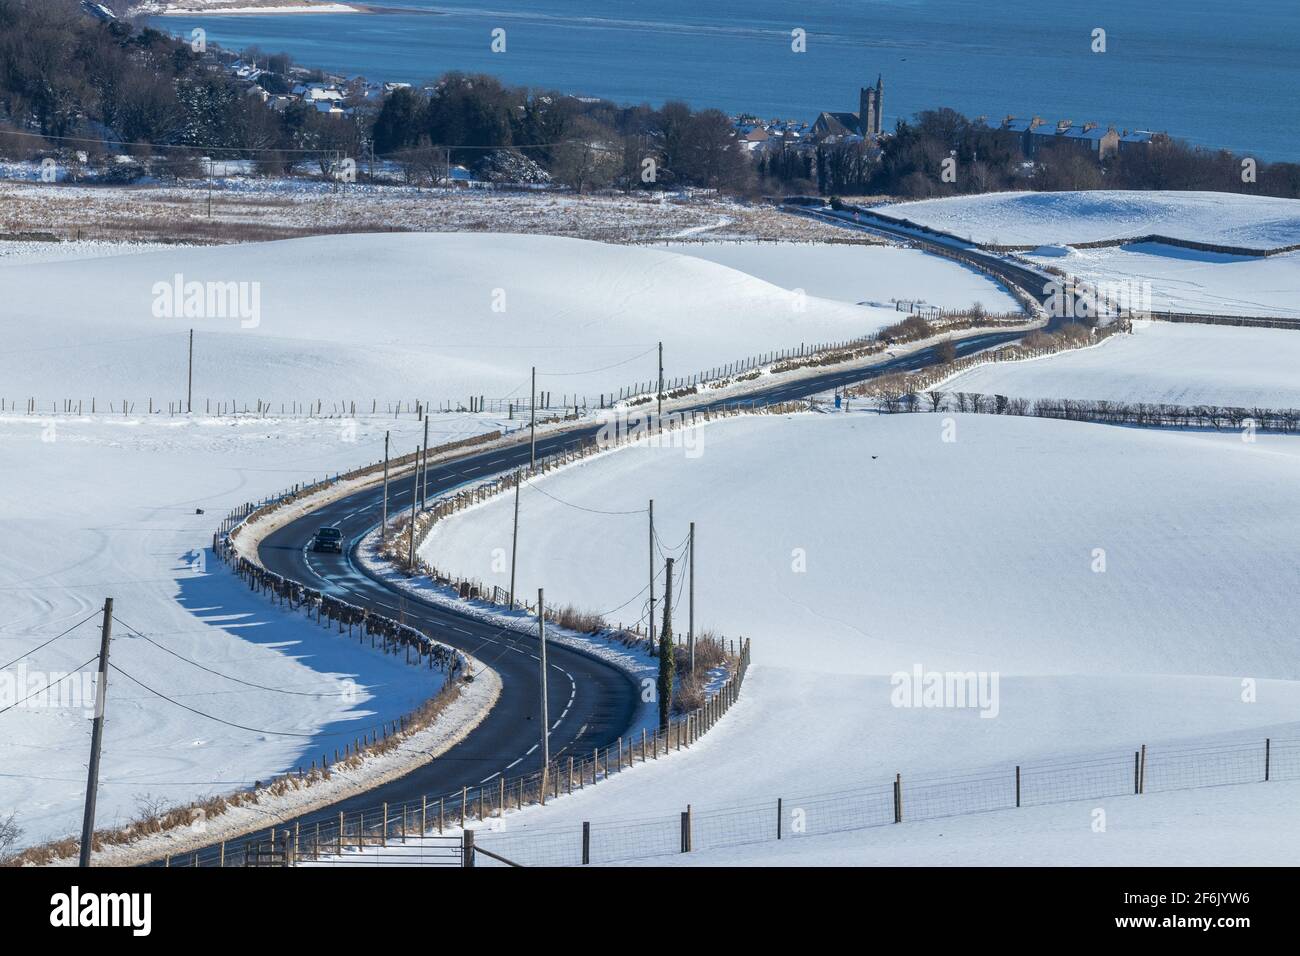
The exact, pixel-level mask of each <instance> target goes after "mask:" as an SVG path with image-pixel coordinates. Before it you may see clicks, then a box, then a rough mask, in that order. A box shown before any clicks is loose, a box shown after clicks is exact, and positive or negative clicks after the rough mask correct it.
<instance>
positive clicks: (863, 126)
mask: <svg viewBox="0 0 1300 956" xmlns="http://www.w3.org/2000/svg"><path fill="white" fill-rule="evenodd" d="M884 110H885V83H884V79H883V78H882V77H881V75H880V74H876V85H875V87H874V88H873V87H870V86H864V87H862V89H861V90H859V91H858V127H859V129H860V130H861V131H862V135H863V136H879V135H880V129H881V114H882V113H883V112H884Z"/></svg>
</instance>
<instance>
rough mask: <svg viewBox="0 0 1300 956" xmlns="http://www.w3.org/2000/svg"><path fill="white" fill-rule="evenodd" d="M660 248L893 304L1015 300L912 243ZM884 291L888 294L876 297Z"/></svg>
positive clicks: (854, 298)
mask: <svg viewBox="0 0 1300 956" xmlns="http://www.w3.org/2000/svg"><path fill="white" fill-rule="evenodd" d="M660 248H663V249H666V250H668V251H669V252H677V253H681V254H682V255H687V256H695V257H697V258H700V259H706V260H708V261H709V262H716V263H718V264H719V265H724V266H727V267H728V268H731V269H736V270H738V271H740V272H745V273H748V274H749V275H752V276H754V277H756V278H759V279H762V280H764V281H766V282H771V283H772V284H773V285H778V286H780V287H781V288H783V289H799V288H801V289H803V290H804V291H805V292H806V293H808V294H809V295H814V296H818V297H819V298H823V299H834V300H836V301H839V302H850V303H855V304H864V305H878V306H884V307H885V308H893V307H894V303H893V302H891V301H889V299H902V300H912V301H916V302H921V303H926V304H928V305H933V306H938V307H939V308H942V309H965V308H969V307H970V305H971V304H972V303H974V302H979V303H980V304H981V305H983V306H984V308H985V309H986V310H988V311H989V312H1014V311H1016V310H1017V309H1018V308H1019V306H1018V305H1017V303H1016V300H1015V299H1013V298H1012V297H1011V296H1010V294H1008V293H1007V291H1006V290H1005V289H1004V288H1002V287H1001V286H1000V285H998V284H997V283H996V282H995V281H994V280H992V279H991V278H989V277H988V276H986V275H984V274H983V273H981V272H976V271H975V270H974V269H968V268H966V267H965V266H962V265H960V264H958V263H954V262H950V261H948V260H946V259H940V258H938V257H937V256H930V255H926V254H925V253H923V252H921V251H919V250H917V249H903V248H899V247H897V246H884V245H860V244H848V243H840V244H815V243H797V242H677V243H667V244H665V245H663V246H661V247H660ZM885 294H887V295H888V298H882V295H885Z"/></svg>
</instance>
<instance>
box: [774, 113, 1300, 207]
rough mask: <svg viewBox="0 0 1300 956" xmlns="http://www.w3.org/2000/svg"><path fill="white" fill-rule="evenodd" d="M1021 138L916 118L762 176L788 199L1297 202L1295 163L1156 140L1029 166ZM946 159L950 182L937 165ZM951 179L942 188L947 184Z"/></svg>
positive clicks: (946, 118) (1051, 153) (1059, 147)
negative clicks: (1012, 196)
mask: <svg viewBox="0 0 1300 956" xmlns="http://www.w3.org/2000/svg"><path fill="white" fill-rule="evenodd" d="M1023 142H1024V141H1023V138H1022V136H1021V134H1019V133H1015V132H1012V131H1010V130H1004V129H1001V128H999V127H992V126H989V125H988V124H987V123H985V122H984V120H983V119H970V118H968V117H966V116H964V115H962V114H961V113H959V112H957V111H956V110H953V109H948V108H943V109H935V110H924V111H922V112H920V113H917V114H916V116H915V117H913V118H912V120H911V121H907V120H900V121H899V122H898V125H897V126H896V128H895V130H894V133H893V135H892V136H889V137H886V138H885V139H884V140H883V141H882V143H881V144H880V146H879V148H877V147H875V146H873V145H870V144H867V143H843V144H834V145H825V146H820V147H818V149H817V151H816V154H815V159H814V161H813V163H812V165H811V166H810V167H809V168H808V169H807V170H806V171H804V170H799V169H794V170H786V169H785V167H783V166H782V167H778V168H776V169H774V170H772V171H771V174H772V175H774V176H778V177H780V179H781V180H782V181H783V182H784V183H786V184H788V185H789V186H790V187H791V189H792V191H793V189H794V188H796V187H798V186H799V185H800V184H801V183H804V182H806V181H807V180H808V179H809V178H810V177H811V178H812V179H815V183H816V186H817V188H818V190H819V191H820V192H822V193H823V194H827V195H875V194H880V195H892V196H906V197H910V198H926V197H937V196H953V195H961V194H966V193H985V192H998V191H1003V190H1009V189H1031V190H1041V191H1045V192H1052V191H1062V190H1081V189H1168V190H1193V189H1196V190H1211V191H1217V192H1239V193H1254V194H1257V195H1264V196H1282V197H1288V198H1296V197H1300V164H1297V163H1259V162H1256V163H1254V169H1253V170H1252V174H1251V176H1249V177H1247V176H1243V166H1242V162H1243V160H1244V159H1246V157H1244V156H1241V155H1239V154H1236V153H1232V152H1229V151H1228V150H1216V149H1207V148H1202V147H1194V146H1190V145H1188V144H1187V143H1185V142H1183V141H1182V140H1178V139H1175V138H1172V137H1164V136H1160V137H1157V138H1156V139H1155V140H1154V141H1153V142H1152V143H1150V144H1149V145H1147V146H1143V147H1137V148H1134V149H1131V150H1128V151H1124V152H1120V153H1117V154H1115V155H1113V156H1108V157H1107V158H1106V159H1104V160H1101V161H1099V160H1098V159H1097V157H1096V156H1095V155H1093V154H1092V153H1091V152H1089V151H1086V150H1083V149H1080V148H1079V147H1077V146H1075V145H1072V144H1069V143H1050V142H1049V143H1046V144H1044V145H1043V146H1041V147H1039V149H1038V150H1037V152H1036V154H1035V156H1034V157H1033V161H1032V163H1031V162H1030V157H1028V156H1026V155H1025V153H1024V148H1023ZM946 160H953V161H954V162H953V163H952V164H951V168H952V170H953V174H952V175H951V176H949V177H948V178H945V176H944V163H945V161H946ZM949 179H951V181H948V180H949Z"/></svg>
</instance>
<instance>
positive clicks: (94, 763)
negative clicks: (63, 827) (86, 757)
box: [78, 598, 113, 866]
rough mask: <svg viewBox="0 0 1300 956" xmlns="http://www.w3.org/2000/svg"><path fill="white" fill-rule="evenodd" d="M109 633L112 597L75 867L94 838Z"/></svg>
mask: <svg viewBox="0 0 1300 956" xmlns="http://www.w3.org/2000/svg"><path fill="white" fill-rule="evenodd" d="M112 636H113V599H112V598H105V599H104V629H103V631H102V633H101V634H100V639H99V683H98V685H97V686H96V687H95V723H94V726H93V727H92V729H91V732H90V770H89V772H88V773H87V775H86V812H85V816H83V817H82V820H81V853H80V855H79V859H78V865H79V866H90V851H91V849H92V847H93V846H94V841H95V797H96V796H97V795H98V791H99V755H100V753H101V751H102V750H103V745H104V709H105V707H107V705H108V642H109V641H110V640H111V639H112Z"/></svg>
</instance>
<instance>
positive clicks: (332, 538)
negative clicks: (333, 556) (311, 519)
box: [311, 528, 343, 554]
mask: <svg viewBox="0 0 1300 956" xmlns="http://www.w3.org/2000/svg"><path fill="white" fill-rule="evenodd" d="M311 549H312V550H313V551H334V552H336V553H338V554H342V553H343V532H342V531H340V530H339V529H338V528H320V529H318V530H317V531H316V537H314V538H312V539H311Z"/></svg>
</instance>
